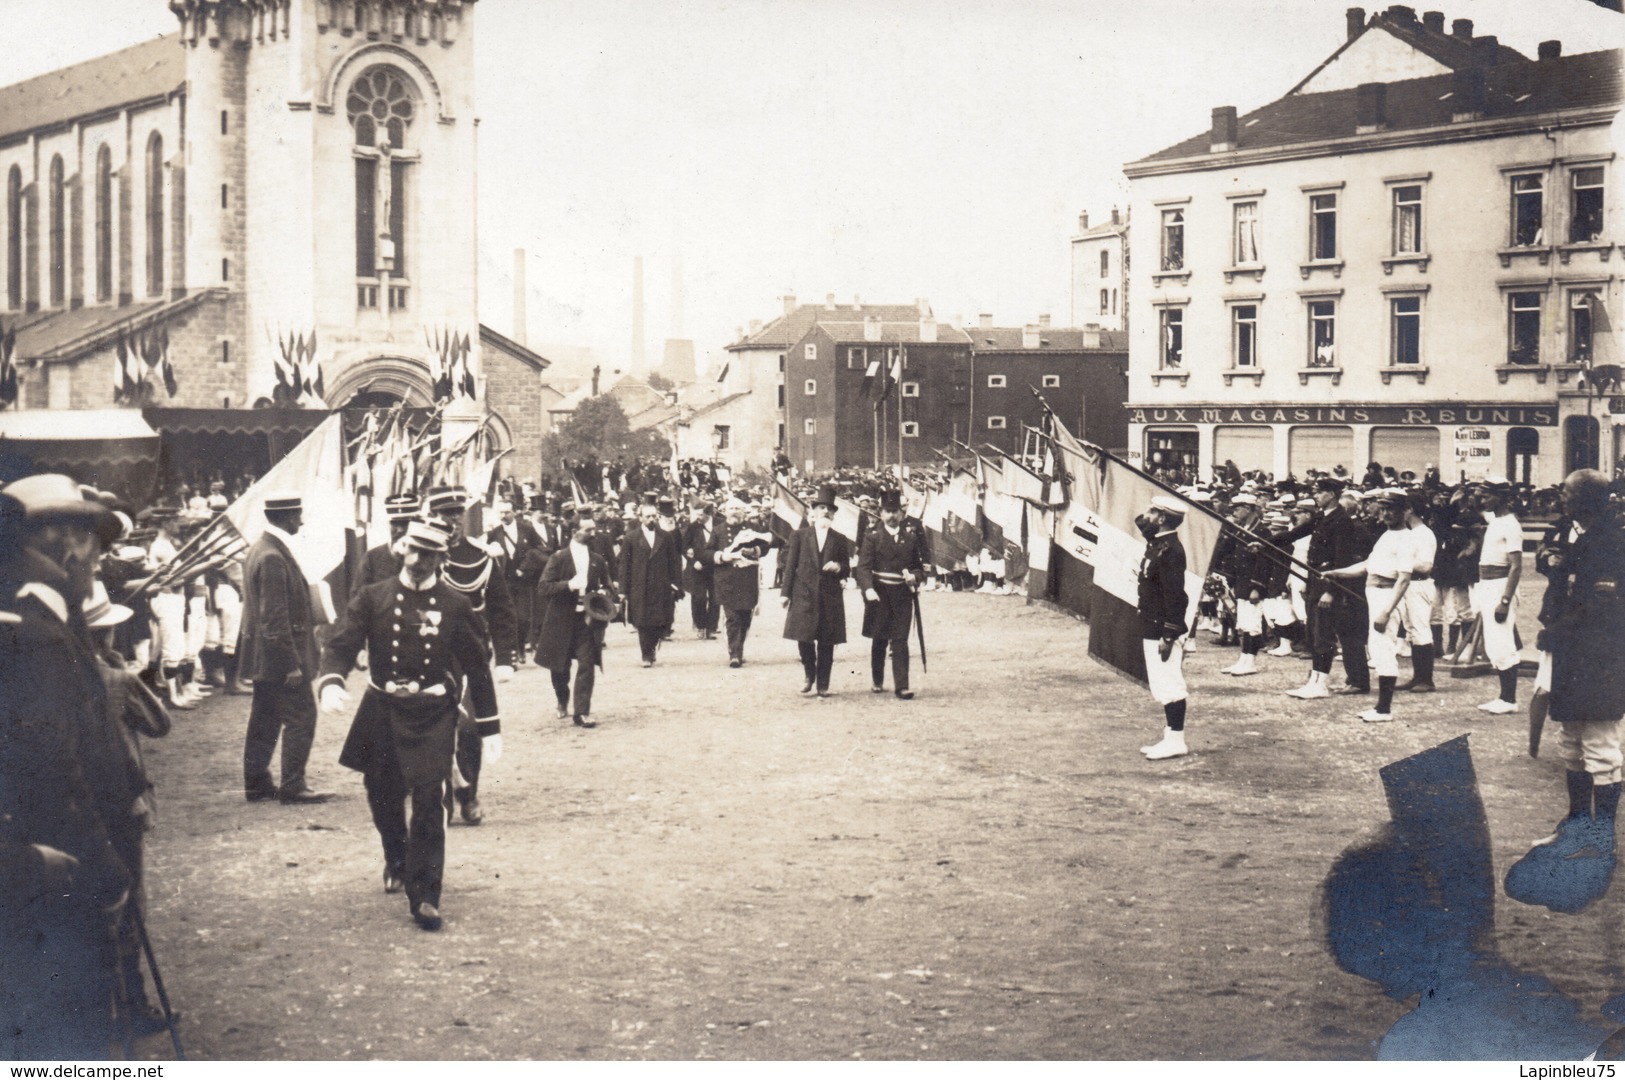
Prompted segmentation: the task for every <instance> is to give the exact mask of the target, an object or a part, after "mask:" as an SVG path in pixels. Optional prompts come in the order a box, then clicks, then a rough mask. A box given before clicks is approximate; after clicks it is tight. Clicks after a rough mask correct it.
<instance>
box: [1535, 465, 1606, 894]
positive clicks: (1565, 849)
mask: <svg viewBox="0 0 1625 1080" xmlns="http://www.w3.org/2000/svg"><path fill="white" fill-rule="evenodd" d="M1608 486H1609V485H1608V477H1607V476H1606V475H1605V474H1603V473H1601V472H1598V471H1597V470H1595V469H1579V470H1576V471H1575V472H1572V473H1570V474H1569V475H1568V478H1567V479H1566V480H1564V481H1563V513H1564V515H1565V516H1567V517H1568V518H1569V519H1571V520H1572V522H1573V533H1574V540H1573V542H1572V543H1571V544H1569V545H1567V547H1566V548H1565V549H1564V550H1562V551H1561V552H1560V553H1553V554H1549V555H1548V556H1547V559H1548V561H1550V560H1551V559H1552V558H1554V557H1555V558H1556V560H1557V562H1558V564H1559V565H1557V566H1556V567H1553V568H1552V569H1551V571H1549V572H1548V579H1549V581H1550V586H1549V588H1548V591H1547V602H1546V603H1545V604H1543V605H1542V607H1541V621H1542V622H1543V623H1544V626H1543V628H1542V629H1541V632H1540V637H1539V639H1538V640H1537V642H1536V644H1537V645H1538V646H1539V647H1540V648H1542V649H1544V650H1549V651H1550V652H1551V657H1552V659H1551V679H1552V690H1551V702H1550V707H1551V718H1552V719H1553V720H1555V721H1557V722H1559V723H1560V724H1561V725H1562V736H1561V738H1560V739H1559V741H1558V753H1559V755H1560V756H1561V757H1562V759H1563V764H1564V767H1565V769H1566V770H1567V777H1566V779H1567V786H1568V795H1569V812H1568V815H1567V816H1566V817H1564V818H1563V820H1562V821H1560V822H1558V825H1557V829H1556V830H1555V831H1554V832H1553V834H1552V835H1551V836H1548V837H1546V838H1545V839H1543V840H1539V841H1537V842H1536V843H1535V845H1534V846H1533V847H1532V848H1531V849H1530V851H1529V853H1528V854H1527V855H1525V856H1524V857H1523V858H1522V859H1519V860H1518V862H1517V863H1515V864H1514V865H1513V867H1512V869H1511V870H1509V871H1508V872H1507V876H1506V891H1507V895H1508V896H1510V897H1512V899H1514V900H1518V901H1521V902H1522V903H1525V904H1540V905H1543V906H1545V907H1548V908H1550V909H1552V910H1553V911H1559V912H1564V913H1572V912H1577V911H1580V910H1582V909H1583V908H1585V907H1587V906H1589V905H1590V904H1591V903H1592V902H1594V901H1596V900H1600V899H1601V898H1602V897H1603V895H1604V894H1605V893H1606V892H1607V891H1608V885H1609V882H1610V881H1611V880H1612V879H1613V873H1614V863H1615V855H1614V819H1615V815H1616V814H1617V812H1618V810H1619V794H1620V781H1621V779H1622V778H1625V755H1622V753H1621V751H1620V717H1621V715H1625V665H1622V664H1621V663H1620V642H1621V640H1625V532H1622V531H1621V527H1620V522H1619V520H1618V518H1617V517H1616V516H1615V515H1614V514H1613V513H1611V512H1610V508H1609V505H1608Z"/></svg>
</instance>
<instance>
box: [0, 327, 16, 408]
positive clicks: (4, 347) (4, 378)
mask: <svg viewBox="0 0 1625 1080" xmlns="http://www.w3.org/2000/svg"><path fill="white" fill-rule="evenodd" d="M16 355H17V326H16V324H15V323H14V324H12V325H11V326H8V327H6V329H5V332H4V333H0V405H15V404H16V403H17V363H16V360H15V359H14V358H15V357H16Z"/></svg>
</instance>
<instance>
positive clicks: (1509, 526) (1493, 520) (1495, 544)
mask: <svg viewBox="0 0 1625 1080" xmlns="http://www.w3.org/2000/svg"><path fill="white" fill-rule="evenodd" d="M1511 498H1512V484H1511V483H1510V482H1508V480H1507V479H1506V477H1504V476H1492V477H1489V478H1488V479H1486V480H1485V481H1484V483H1483V484H1482V485H1480V486H1479V488H1478V508H1479V509H1480V510H1481V511H1483V513H1484V518H1485V520H1486V521H1487V522H1488V524H1487V525H1486V526H1485V528H1484V546H1483V547H1481V548H1480V549H1479V552H1478V584H1476V585H1474V586H1473V607H1474V609H1475V610H1477V612H1478V619H1479V622H1480V623H1481V624H1482V625H1483V627H1484V653H1485V655H1486V656H1488V657H1489V658H1490V664H1491V665H1492V666H1494V668H1495V672H1496V674H1497V675H1498V676H1500V679H1501V693H1500V695H1499V696H1498V697H1495V698H1493V699H1491V700H1490V701H1486V702H1485V703H1484V704H1482V705H1480V706H1479V708H1480V709H1483V710H1484V711H1485V712H1487V713H1494V714H1496V715H1497V716H1501V715H1505V714H1506V713H1510V712H1514V711H1516V706H1517V703H1518V662H1519V660H1520V659H1521V657H1520V656H1519V652H1518V640H1517V637H1516V633H1517V632H1516V630H1515V625H1516V623H1517V621H1518V582H1519V581H1520V580H1522V578H1523V526H1522V525H1520V524H1518V519H1517V517H1516V516H1515V515H1514V514H1513V513H1512V510H1511V506H1510V503H1511Z"/></svg>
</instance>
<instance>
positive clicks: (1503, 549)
mask: <svg viewBox="0 0 1625 1080" xmlns="http://www.w3.org/2000/svg"><path fill="white" fill-rule="evenodd" d="M1522 553H1523V526H1521V525H1519V524H1518V519H1517V518H1516V517H1515V516H1513V515H1512V514H1500V515H1498V516H1496V517H1493V518H1491V519H1490V523H1489V524H1488V525H1487V526H1485V528H1484V549H1483V550H1482V551H1481V552H1479V556H1478V565H1480V566H1511V565H1512V556H1513V555H1521V554H1522Z"/></svg>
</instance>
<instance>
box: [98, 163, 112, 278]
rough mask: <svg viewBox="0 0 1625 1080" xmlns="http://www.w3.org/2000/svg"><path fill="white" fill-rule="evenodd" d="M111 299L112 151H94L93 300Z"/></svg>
mask: <svg viewBox="0 0 1625 1080" xmlns="http://www.w3.org/2000/svg"><path fill="white" fill-rule="evenodd" d="M112 298H113V151H112V150H111V149H109V148H108V146H107V144H106V143H103V144H102V148H101V149H100V150H98V151H96V299H97V300H101V301H107V300H111V299H112Z"/></svg>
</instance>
